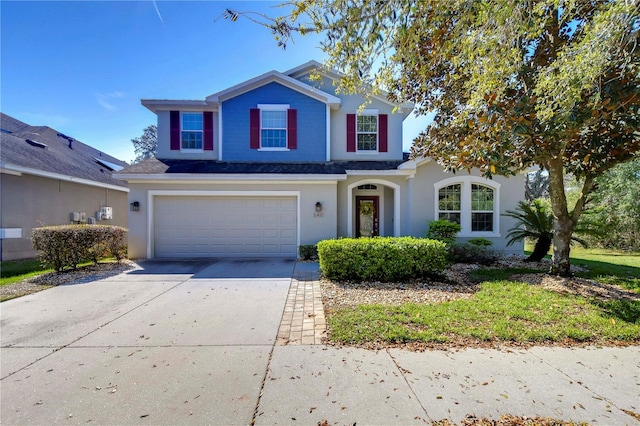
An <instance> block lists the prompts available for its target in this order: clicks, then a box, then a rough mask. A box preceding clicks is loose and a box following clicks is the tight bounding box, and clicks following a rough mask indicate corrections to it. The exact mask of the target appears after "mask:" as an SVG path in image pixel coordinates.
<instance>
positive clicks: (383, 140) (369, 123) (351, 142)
mask: <svg viewBox="0 0 640 426" xmlns="http://www.w3.org/2000/svg"><path fill="white" fill-rule="evenodd" d="M346 118H347V123H346V124H347V126H346V127H347V129H346V130H347V146H346V148H347V152H355V153H356V154H365V155H368V154H369V155H370V154H378V153H381V152H387V151H388V150H389V135H388V129H389V116H388V115H387V114H379V112H378V110H377V109H365V110H363V111H361V112H360V113H359V114H347V117H346Z"/></svg>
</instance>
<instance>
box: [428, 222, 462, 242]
mask: <svg viewBox="0 0 640 426" xmlns="http://www.w3.org/2000/svg"><path fill="white" fill-rule="evenodd" d="M461 229H462V227H461V226H460V225H459V224H457V223H454V222H449V221H448V220H432V221H431V222H429V229H427V238H430V239H432V240H438V241H442V242H443V243H445V244H447V245H449V246H451V245H453V244H455V242H456V234H457V233H458V232H460V230H461Z"/></svg>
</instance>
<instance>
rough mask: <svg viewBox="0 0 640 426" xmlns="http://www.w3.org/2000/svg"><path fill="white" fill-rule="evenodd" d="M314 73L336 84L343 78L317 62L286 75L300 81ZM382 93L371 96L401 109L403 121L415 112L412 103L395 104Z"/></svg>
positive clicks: (303, 65)
mask: <svg viewBox="0 0 640 426" xmlns="http://www.w3.org/2000/svg"><path fill="white" fill-rule="evenodd" d="M313 72H317V73H318V74H320V75H321V76H323V77H327V78H329V79H330V80H332V81H334V82H336V81H338V80H340V79H341V78H342V76H343V74H342V73H340V72H338V71H336V70H334V69H328V68H326V67H325V66H324V65H323V64H321V63H320V62H318V61H315V60H311V61H308V62H306V63H304V64H302V65H299V66H297V67H295V68H292V69H290V70H288V71H285V72H284V74H286V75H288V76H290V77H292V78H295V79H298V78H300V77H302V76H304V75H308V74H311V73H313ZM380 92H381V93H380V94H379V95H371V98H372V99H375V100H377V101H380V102H384V103H385V104H388V105H392V106H394V107H399V108H400V109H401V111H402V113H403V119H404V118H406V117H407V116H408V115H409V113H410V112H411V111H412V110H413V108H414V105H413V104H411V103H403V104H401V105H398V104H395V103H393V102H391V101H389V99H388V97H387V92H384V91H380Z"/></svg>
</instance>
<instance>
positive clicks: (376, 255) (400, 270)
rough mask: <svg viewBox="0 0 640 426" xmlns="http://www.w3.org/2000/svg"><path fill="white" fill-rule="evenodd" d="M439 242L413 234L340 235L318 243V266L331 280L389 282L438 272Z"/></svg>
mask: <svg viewBox="0 0 640 426" xmlns="http://www.w3.org/2000/svg"><path fill="white" fill-rule="evenodd" d="M446 254H447V253H446V246H445V244H444V243H443V242H441V241H435V240H429V239H424V238H412V237H399V238H396V237H375V238H342V239H338V240H324V241H320V242H319V243H318V256H319V263H320V269H321V270H322V273H323V274H324V276H325V277H327V278H328V279H330V280H337V281H341V280H359V281H391V282H396V281H399V280H405V279H413V278H424V277H426V276H429V275H438V274H441V273H442V272H443V271H444V269H445V267H446V266H447V260H446Z"/></svg>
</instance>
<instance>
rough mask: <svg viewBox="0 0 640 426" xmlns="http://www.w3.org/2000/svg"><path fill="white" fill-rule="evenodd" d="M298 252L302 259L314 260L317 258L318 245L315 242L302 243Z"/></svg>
mask: <svg viewBox="0 0 640 426" xmlns="http://www.w3.org/2000/svg"><path fill="white" fill-rule="evenodd" d="M299 252H300V257H301V258H302V260H315V259H317V258H318V246H316V245H315V244H306V245H302V246H300V250H299Z"/></svg>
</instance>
